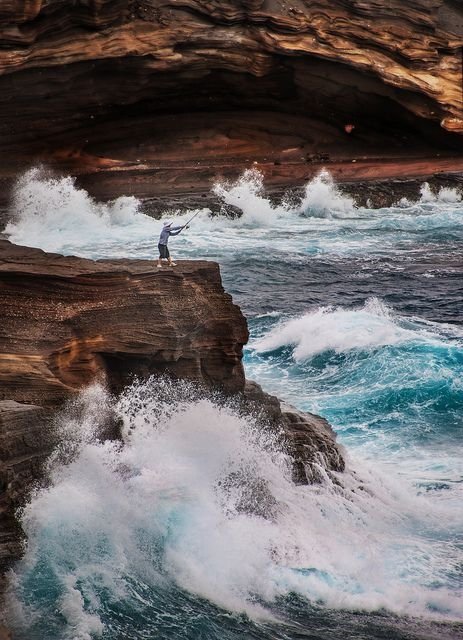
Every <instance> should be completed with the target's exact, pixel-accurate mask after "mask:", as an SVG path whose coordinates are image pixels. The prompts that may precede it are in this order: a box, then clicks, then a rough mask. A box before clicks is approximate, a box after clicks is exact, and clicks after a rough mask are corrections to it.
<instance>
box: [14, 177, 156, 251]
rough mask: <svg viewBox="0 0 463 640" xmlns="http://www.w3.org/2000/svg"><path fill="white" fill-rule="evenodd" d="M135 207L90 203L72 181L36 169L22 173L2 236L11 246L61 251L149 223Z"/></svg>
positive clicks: (130, 200)
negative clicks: (14, 244)
mask: <svg viewBox="0 0 463 640" xmlns="http://www.w3.org/2000/svg"><path fill="white" fill-rule="evenodd" d="M139 206H140V202H139V201H138V200H137V199H136V198H134V197H125V196H124V197H120V198H117V199H116V200H114V201H113V202H108V203H99V202H96V201H95V200H94V199H93V198H91V197H90V196H89V194H88V193H87V192H86V191H85V190H84V189H81V188H78V187H77V186H76V184H75V178H73V177H70V176H65V177H58V176H55V175H53V173H50V172H49V171H47V170H46V169H44V168H42V167H35V168H33V169H30V170H29V171H27V172H26V173H25V174H23V175H22V176H21V177H20V178H19V179H18V181H17V183H16V185H15V188H14V190H13V198H12V204H11V208H10V221H9V223H8V224H7V226H6V228H5V233H6V234H7V235H8V236H9V238H10V240H11V241H12V242H15V243H17V244H24V245H27V246H40V248H42V249H44V250H46V251H63V249H65V248H66V246H67V245H68V244H71V245H72V244H74V245H82V244H89V243H95V242H98V241H99V242H100V243H101V242H104V241H107V240H108V236H109V237H110V236H111V234H112V233H114V231H115V230H118V232H119V233H118V237H120V239H121V240H122V237H123V236H122V235H121V230H122V231H124V230H125V232H126V233H129V235H130V227H131V226H133V225H136V226H137V225H138V224H139V223H140V222H142V221H145V219H146V221H149V218H147V217H146V216H143V215H142V214H141V213H139Z"/></svg>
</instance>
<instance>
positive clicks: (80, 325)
mask: <svg viewBox="0 0 463 640" xmlns="http://www.w3.org/2000/svg"><path fill="white" fill-rule="evenodd" d="M0 282H1V287H0V307H1V309H2V323H1V327H0V383H1V384H0V400H4V399H9V400H15V401H17V402H26V403H35V404H40V405H41V406H52V405H56V404H59V403H60V402H61V401H62V400H63V399H65V398H67V397H69V394H70V393H72V392H73V391H76V390H78V389H80V388H82V386H84V385H87V384H90V383H91V382H93V381H94V380H95V379H97V378H99V377H103V378H104V379H105V381H106V382H107V384H109V386H110V387H111V388H113V389H115V390H118V389H120V388H121V387H122V386H123V385H124V384H126V383H127V382H128V381H129V380H130V379H131V377H133V376H134V375H140V376H147V375H149V374H151V373H169V374H171V375H173V376H179V377H182V378H186V379H191V380H195V381H200V382H201V383H204V384H206V385H209V386H211V385H213V386H215V387H220V388H222V389H224V390H225V391H226V392H231V393H233V392H237V391H239V390H240V389H241V388H242V386H243V384H244V373H243V367H242V364H241V357H242V348H243V344H245V343H246V341H247V338H248V332H247V327H246V321H245V319H244V317H243V315H242V314H241V311H240V309H239V308H238V307H237V306H235V305H234V304H233V303H232V300H231V297H230V296H229V295H228V294H226V293H225V292H224V290H223V287H222V284H221V279H220V272H219V267H218V265H217V264H215V263H211V262H204V261H189V262H180V263H179V265H178V266H177V267H176V268H175V269H173V268H164V269H162V270H158V269H156V263H155V262H153V261H148V260H146V261H141V260H136V261H135V260H114V261H106V260H102V261H98V262H94V261H92V260H83V259H80V258H75V257H64V256H60V255H54V254H47V253H44V252H43V251H41V250H39V249H30V248H26V247H19V246H16V245H12V244H11V243H10V242H8V241H6V240H0Z"/></svg>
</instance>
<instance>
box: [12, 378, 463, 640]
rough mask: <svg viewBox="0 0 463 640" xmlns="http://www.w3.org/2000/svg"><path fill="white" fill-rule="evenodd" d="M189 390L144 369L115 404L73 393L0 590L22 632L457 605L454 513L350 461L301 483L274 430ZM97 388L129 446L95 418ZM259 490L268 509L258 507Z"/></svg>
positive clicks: (174, 631)
mask: <svg viewBox="0 0 463 640" xmlns="http://www.w3.org/2000/svg"><path fill="white" fill-rule="evenodd" d="M192 389H193V388H192V387H191V386H189V385H186V384H185V383H181V384H175V383H172V382H168V381H159V380H156V379H151V380H149V381H147V382H145V383H136V384H134V385H133V386H132V387H131V388H129V389H127V390H126V392H125V393H124V394H123V395H122V397H121V399H120V400H119V401H117V402H116V401H113V400H111V398H110V397H108V395H107V393H106V392H105V391H104V389H102V388H100V387H96V388H93V389H91V390H90V391H87V392H85V393H86V394H87V396H85V394H84V396H83V399H82V400H81V403H82V402H84V403H85V402H89V405H90V406H89V411H82V406H80V409H79V412H78V415H77V416H75V417H73V418H71V417H70V413H69V410H68V412H65V413H64V414H63V416H62V421H63V422H62V424H63V437H65V438H66V437H70V430H69V425H68V424H66V421H69V420H70V419H72V421H73V422H72V432H75V431H78V430H79V429H82V431H83V433H84V434H85V435H84V436H83V437H81V438H80V439H79V438H77V439H76V438H75V437H74V436H72V438H73V442H74V445H73V455H72V457H71V459H69V460H68V463H67V464H66V465H64V466H63V465H62V464H61V463H60V462H59V459H55V466H54V467H53V469H52V470H51V483H50V485H49V486H48V487H46V488H44V489H42V490H40V491H38V492H37V493H36V494H35V495H34V496H33V497H32V499H31V502H30V503H29V504H28V505H27V506H26V507H25V508H24V510H23V514H22V524H23V527H24V530H25V532H26V535H27V538H28V547H27V549H26V553H25V557H24V559H23V560H22V561H21V562H19V563H18V564H17V566H16V567H15V569H14V572H13V573H12V574H11V576H10V584H11V589H10V593H9V611H10V612H11V619H10V623H11V624H12V625H13V626H14V628H16V629H18V633H22V634H23V636H24V637H27V638H29V639H30V640H34V639H36V638H37V639H38V638H44V637H47V638H49V639H50V640H51V639H55V638H56V639H58V638H59V639H60V640H62V639H63V638H73V639H76V638H78V639H79V640H80V639H82V640H84V639H85V640H88V639H89V638H90V637H93V636H95V637H96V636H98V635H103V637H105V638H111V639H114V640H115V639H116V638H119V637H121V636H123V635H124V633H125V634H127V635H130V637H132V638H142V637H147V636H146V633H148V637H149V634H151V635H156V637H172V638H175V637H188V635H186V636H183V635H182V633H181V632H180V629H185V628H186V629H188V628H189V625H191V624H192V621H193V620H196V621H197V624H200V625H201V629H202V631H201V632H202V633H204V634H205V635H206V636H207V637H214V634H215V633H216V632H215V631H213V629H214V627H215V625H216V624H217V621H218V620H219V619H220V618H221V616H222V615H223V613H222V612H223V611H225V610H228V611H231V612H246V614H247V616H249V617H250V618H251V619H255V620H256V621H258V620H271V619H272V617H273V616H275V615H276V610H277V608H278V616H279V617H281V616H283V618H284V607H283V608H282V606H281V603H282V600H281V599H282V598H283V601H284V599H285V598H290V597H291V594H299V596H300V597H301V598H302V599H303V600H302V601H303V602H306V603H307V604H306V606H307V607H309V606H310V603H314V604H315V603H318V606H324V607H325V608H327V610H328V609H330V608H335V609H348V610H350V609H353V608H354V609H361V610H365V609H367V610H375V609H378V608H379V609H384V608H385V609H389V610H392V611H394V612H397V613H407V614H412V615H425V616H427V617H429V618H451V619H455V618H458V617H459V615H460V613H461V611H460V608H459V600H458V597H459V595H460V594H459V592H458V588H457V587H456V586H452V580H451V574H452V571H456V570H457V565H458V562H459V561H460V560H459V558H458V552H457V550H456V549H455V548H454V545H453V542H452V536H451V535H450V534H449V533H448V530H449V529H448V528H449V527H450V528H452V526H453V525H452V523H453V521H454V520H455V514H454V513H452V511H451V510H450V509H449V510H448V511H447V510H446V509H445V505H436V504H435V503H434V502H433V501H431V500H429V499H428V498H427V496H416V495H415V494H414V493H413V492H410V491H409V490H408V489H407V487H404V486H401V485H399V484H397V483H395V482H394V481H393V480H392V479H391V478H388V477H387V476H386V475H383V474H382V473H381V472H380V470H379V469H377V470H376V471H375V472H373V471H372V470H371V469H369V468H368V467H365V466H363V465H362V464H361V463H359V462H358V461H356V460H351V461H350V462H349V469H348V471H347V472H346V473H345V474H339V479H338V482H336V483H331V482H328V481H326V482H325V483H323V484H321V485H314V486H295V485H294V484H293V483H292V482H291V473H290V461H289V459H288V457H287V455H286V454H285V452H284V451H280V450H279V448H278V446H276V441H275V438H274V437H273V436H272V435H271V433H269V432H268V430H266V429H264V430H262V428H261V427H260V426H259V424H258V423H257V422H256V421H255V420H254V419H253V418H252V416H245V415H243V414H242V413H240V412H237V410H236V408H234V406H233V404H232V405H229V404H227V403H226V402H225V403H224V402H219V403H217V401H214V400H213V399H212V400H211V399H210V398H207V397H205V396H204V394H201V393H196V392H195V391H194V390H192ZM98 397H100V401H101V403H103V405H104V406H108V405H111V404H112V407H113V410H114V411H115V413H116V415H118V416H119V418H120V420H121V421H122V433H123V442H121V443H119V442H114V441H109V442H108V441H103V440H101V439H100V437H99V434H98V429H95V430H92V429H91V427H90V423H89V416H90V415H91V413H92V412H93V411H95V406H96V405H95V401H96V399H97V398H98ZM71 414H72V411H71ZM95 418H96V419H97V416H95ZM76 441H77V442H78V443H79V444H78V447H77V448H78V450H77V449H76V447H75V443H76ZM256 490H257V491H259V492H260V494H259V495H260V496H261V498H260V499H259V501H260V502H261V501H262V495H266V500H267V504H268V509H266V510H262V508H261V509H260V510H259V511H256V509H255V508H254V505H255V502H254V500H253V499H249V497H250V496H252V495H253V492H255V491H256ZM262 491H263V492H264V493H262ZM260 506H261V507H262V505H260ZM444 520H445V529H443V530H442V527H441V525H440V523H443V522H444ZM432 528H434V532H436V531H439V532H440V534H439V535H440V537H439V536H438V535H435V534H434V536H432V535H429V530H430V529H432ZM430 555H431V556H432V557H433V558H434V561H433V563H429V561H428V558H429V557H430ZM449 576H450V577H449ZM278 602H279V603H280V604H279V605H278V607H277V603H278ZM206 603H209V604H207V606H206ZM217 607H218V608H217ZM137 621H138V622H137ZM249 624H250V625H252V624H253V623H252V622H249ZM225 628H226V625H225ZM190 633H193V632H192V631H190ZM20 637H21V636H20ZM190 637H193V636H191V635H190ZM230 637H240V636H239V635H238V636H234V635H231V636H230Z"/></svg>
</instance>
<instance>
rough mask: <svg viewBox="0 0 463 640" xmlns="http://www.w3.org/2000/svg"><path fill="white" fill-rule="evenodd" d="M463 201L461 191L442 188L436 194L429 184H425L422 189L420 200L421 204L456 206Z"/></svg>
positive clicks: (452, 188)
mask: <svg viewBox="0 0 463 640" xmlns="http://www.w3.org/2000/svg"><path fill="white" fill-rule="evenodd" d="M462 199H463V196H462V194H461V193H460V191H459V190H458V189H457V188H455V187H441V188H440V189H439V191H438V192H437V193H435V192H434V191H433V190H432V189H431V187H430V185H429V182H424V183H423V184H422V185H421V188H420V200H419V202H420V203H421V204H429V203H443V204H456V203H459V202H461V201H462Z"/></svg>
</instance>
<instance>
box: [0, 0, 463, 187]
mask: <svg viewBox="0 0 463 640" xmlns="http://www.w3.org/2000/svg"><path fill="white" fill-rule="evenodd" d="M1 5H2V6H1V7H0V42H1V47H0V109H1V112H2V120H1V122H0V135H1V137H2V149H1V150H0V156H1V155H3V157H4V158H5V159H6V158H8V167H9V169H8V170H14V171H17V170H18V168H19V167H22V166H25V165H27V164H28V163H30V162H31V161H33V160H36V159H42V160H46V161H47V162H49V163H51V164H55V165H56V166H59V167H62V168H67V167H69V166H72V167H73V169H74V170H76V171H77V170H78V171H81V172H83V173H85V172H92V171H97V170H98V171H103V172H107V173H108V174H111V172H112V171H113V170H115V169H117V168H119V169H121V168H123V169H132V170H133V169H135V170H136V171H138V173H143V171H144V170H149V171H150V181H152V180H153V179H154V182H155V184H156V187H157V188H159V189H160V188H161V187H162V185H163V184H164V185H169V184H170V185H172V184H174V185H175V186H177V187H179V186H182V187H183V188H184V189H185V190H188V189H190V188H192V187H193V186H194V184H195V181H197V180H198V179H203V183H204V184H206V183H207V181H208V180H209V181H210V179H211V177H214V175H215V174H217V173H220V172H223V173H225V174H227V172H229V169H230V165H235V164H238V165H239V166H240V169H241V168H242V166H243V164H245V163H246V162H247V163H249V162H250V161H253V160H256V161H258V162H262V163H266V162H268V163H269V164H270V165H273V163H277V166H281V165H283V166H293V165H301V164H302V165H304V164H308V168H307V167H306V171H309V172H310V167H311V165H312V164H313V163H318V162H326V161H327V160H329V159H330V158H331V159H333V158H337V159H339V158H340V159H349V160H350V159H351V158H358V159H361V158H364V157H367V158H370V159H371V158H375V159H378V158H381V159H387V158H390V157H391V156H395V157H397V156H401V155H406V156H407V155H408V156H410V157H413V158H416V157H417V156H423V155H424V156H432V157H435V155H436V153H440V154H441V155H442V154H445V153H451V154H452V153H453V154H457V155H459V154H461V149H462V140H461V134H463V100H462V47H463V8H462V5H461V3H460V2H457V1H456V0H413V1H412V2H403V0H390V1H388V2H387V3H385V2H379V1H377V0H368V1H365V0H315V1H314V0H220V1H218V0H162V1H161V0H77V1H74V2H69V1H66V0H7V1H5V2H2V3H1ZM346 125H350V128H349V127H348V128H347V129H346ZM352 125H353V128H352ZM5 170H6V169H4V171H5ZM184 173H186V177H183V174H184ZM299 173H301V171H299ZM285 175H286V179H288V176H289V175H290V173H288V172H286V173H285ZM131 181H132V182H133V183H134V188H135V189H136V184H135V183H136V181H137V178H136V176H131ZM113 195H114V194H113Z"/></svg>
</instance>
